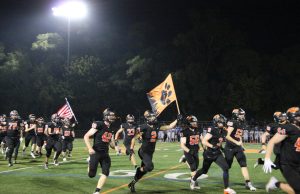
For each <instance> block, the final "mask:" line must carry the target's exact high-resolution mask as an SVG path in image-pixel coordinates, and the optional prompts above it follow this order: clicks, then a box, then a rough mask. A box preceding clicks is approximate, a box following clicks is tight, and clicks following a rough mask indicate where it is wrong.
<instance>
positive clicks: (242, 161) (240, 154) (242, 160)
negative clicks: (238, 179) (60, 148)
mask: <svg viewBox="0 0 300 194" xmlns="http://www.w3.org/2000/svg"><path fill="white" fill-rule="evenodd" d="M235 157H236V160H237V161H238V163H239V165H240V167H241V171H242V175H243V177H244V180H245V187H246V189H249V190H251V191H256V188H255V187H254V186H253V185H252V183H251V181H250V176H249V171H248V167H247V159H246V155H245V153H244V151H243V150H242V149H241V148H238V150H237V151H236V153H235Z"/></svg>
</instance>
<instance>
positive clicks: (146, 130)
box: [140, 124, 160, 153]
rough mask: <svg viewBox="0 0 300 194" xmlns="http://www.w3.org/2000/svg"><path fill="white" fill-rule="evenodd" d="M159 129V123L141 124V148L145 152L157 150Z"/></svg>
mask: <svg viewBox="0 0 300 194" xmlns="http://www.w3.org/2000/svg"><path fill="white" fill-rule="evenodd" d="M159 129H160V125H159V124H156V125H153V126H150V125H148V124H143V125H141V126H140V133H141V134H142V146H141V149H142V151H143V152H148V153H153V152H154V151H155V146H156V141H157V138H158V132H159Z"/></svg>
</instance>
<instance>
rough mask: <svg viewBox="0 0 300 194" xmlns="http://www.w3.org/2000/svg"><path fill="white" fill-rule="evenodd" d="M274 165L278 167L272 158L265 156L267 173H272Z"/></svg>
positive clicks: (264, 167)
mask: <svg viewBox="0 0 300 194" xmlns="http://www.w3.org/2000/svg"><path fill="white" fill-rule="evenodd" d="M272 166H273V167H276V165H275V164H274V163H273V162H272V161H271V160H270V159H266V158H265V162H264V166H263V170H264V172H265V173H271V172H272Z"/></svg>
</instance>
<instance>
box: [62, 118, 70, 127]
mask: <svg viewBox="0 0 300 194" xmlns="http://www.w3.org/2000/svg"><path fill="white" fill-rule="evenodd" d="M62 122H63V124H64V125H66V126H69V125H70V124H71V122H70V120H69V119H67V118H65V119H64V120H63V121H62Z"/></svg>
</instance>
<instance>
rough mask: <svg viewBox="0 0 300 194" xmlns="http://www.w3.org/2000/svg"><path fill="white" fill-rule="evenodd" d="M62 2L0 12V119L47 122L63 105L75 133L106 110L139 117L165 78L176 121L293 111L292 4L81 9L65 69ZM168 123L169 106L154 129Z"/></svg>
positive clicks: (162, 2)
mask: <svg viewBox="0 0 300 194" xmlns="http://www.w3.org/2000/svg"><path fill="white" fill-rule="evenodd" d="M59 2H62V1H49V0H26V1H21V0H20V1H16V0H12V1H1V2H0V29H1V30H0V88H1V91H0V104H1V105H0V112H1V113H6V114H8V113H9V111H11V110H13V109H16V110H18V111H19V113H20V114H21V116H22V117H24V118H25V117H27V115H28V114H29V113H35V114H36V115H40V116H44V117H46V118H49V117H50V115H51V114H52V113H54V112H56V111H57V110H58V109H59V108H60V106H62V105H63V104H64V97H68V99H69V102H70V103H71V105H72V108H73V109H74V112H75V114H76V116H77V117H78V120H79V122H80V124H81V125H80V127H81V128H85V129H86V128H88V127H89V126H88V125H89V122H90V121H92V120H94V119H100V118H101V112H102V111H103V110H104V109H105V108H106V107H111V108H113V109H114V110H115V111H116V113H117V114H118V115H120V116H121V117H122V118H124V116H125V115H126V114H127V113H131V114H134V115H135V116H136V117H139V116H141V115H142V114H143V112H144V110H145V109H150V105H149V102H148V100H147V98H146V93H147V92H149V91H150V90H151V89H152V88H154V87H155V86H156V85H157V84H159V83H160V82H161V81H163V80H164V79H165V77H166V76H167V75H168V74H169V73H172V75H173V81H174V84H175V89H176V93H177V98H178V102H179V106H180V108H181V111H182V112H183V113H184V114H194V115H196V116H197V117H198V120H211V118H212V117H213V115H214V114H217V113H223V114H225V115H226V116H228V117H230V115H231V114H230V113H231V111H232V109H233V108H236V107H242V108H243V109H244V110H246V113H247V118H248V120H256V121H263V120H272V114H273V112H275V111H278V110H279V111H285V110H287V108H289V107H291V106H296V105H299V98H300V78H299V75H300V54H299V53H300V44H299V42H300V38H299V31H300V14H299V8H300V7H299V5H298V2H297V1H255V0H252V1H233V0H228V1H217V0H210V1H200V0H189V1H184V0H182V1H180V0H172V1H171V0H147V1H146V0H90V1H86V2H87V5H88V9H89V14H88V16H87V17H86V18H84V19H81V20H76V21H71V41H70V42H71V47H70V49H71V64H70V65H69V66H68V65H67V64H66V45H67V20H66V19H65V18H58V17H54V16H53V15H52V11H51V7H53V6H56V5H57V4H58V3H59ZM38 35H40V36H39V37H38ZM34 43H35V44H34ZM34 45H35V46H34ZM175 117H176V106H175V103H173V104H172V105H171V106H170V107H168V108H167V110H165V111H164V112H163V113H162V115H161V116H160V118H159V119H162V120H170V119H174V118H175Z"/></svg>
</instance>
